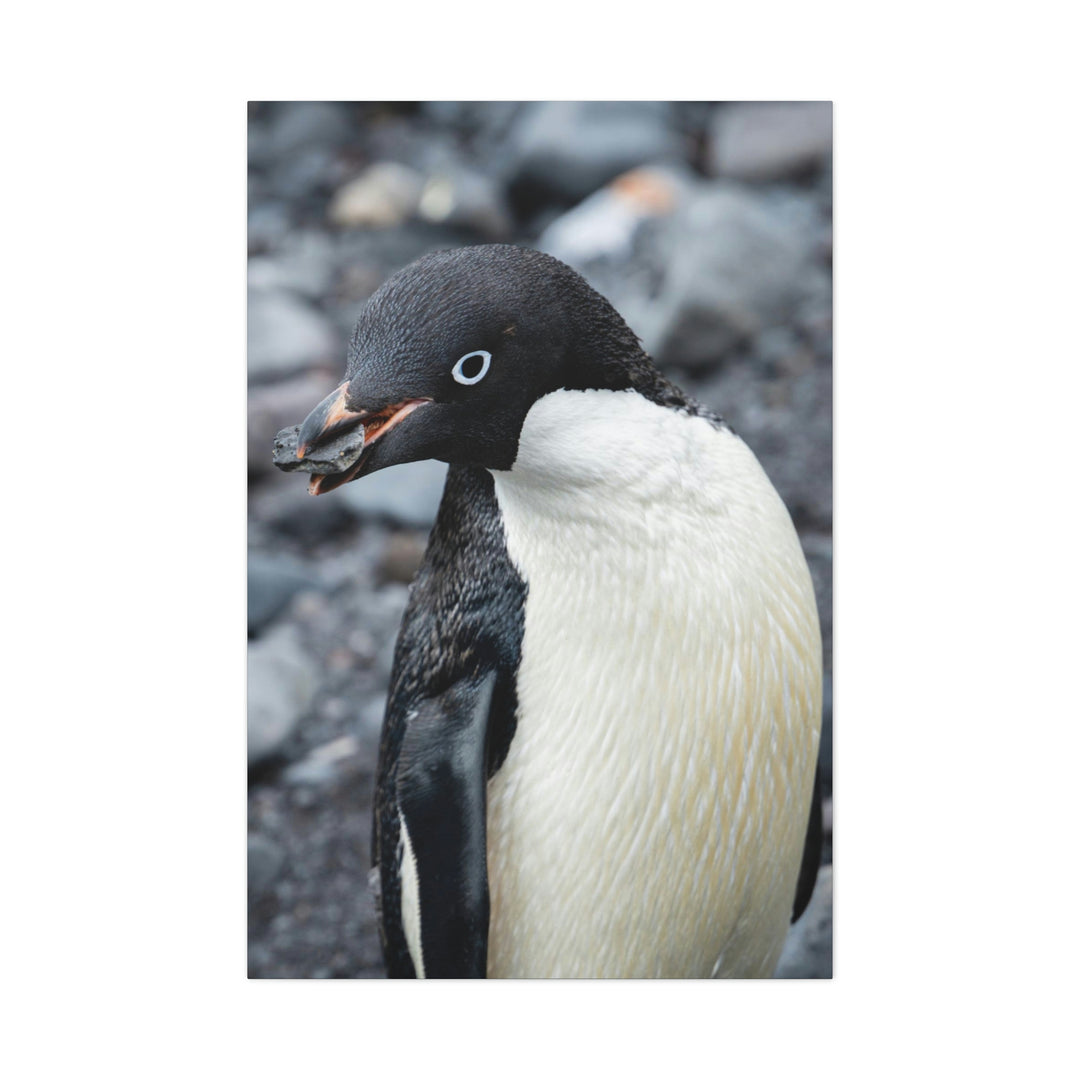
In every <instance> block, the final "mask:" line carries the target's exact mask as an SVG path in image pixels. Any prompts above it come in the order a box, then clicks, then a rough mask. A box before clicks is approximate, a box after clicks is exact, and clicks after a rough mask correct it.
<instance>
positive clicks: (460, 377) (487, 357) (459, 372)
mask: <svg viewBox="0 0 1080 1080" xmlns="http://www.w3.org/2000/svg"><path fill="white" fill-rule="evenodd" d="M474 356H482V357H483V358H484V366H483V367H482V368H481V369H480V370H479V371H478V372H477V373H476V374H475V375H473V376H472V377H471V378H470V377H469V376H467V375H466V374H465V372H464V364H465V361H466V360H471V359H472V358H473V357H474ZM489 367H491V353H489V352H484V350H483V349H477V350H476V352H470V353H466V354H465V355H464V356H463V357H462V358H461V359H460V360H459V361H458V362H457V363H456V364H455V365H454V371H453V375H454V382H459V383H461V385H462V386H473V385H474V384H476V383H478V382H479V381H480V380H481V379H482V378H483V377H484V376H485V375H486V374H487V373H488V368H489Z"/></svg>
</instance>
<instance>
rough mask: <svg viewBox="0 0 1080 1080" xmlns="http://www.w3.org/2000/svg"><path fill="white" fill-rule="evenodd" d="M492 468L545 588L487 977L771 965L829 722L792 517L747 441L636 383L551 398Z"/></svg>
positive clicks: (539, 586) (693, 972)
mask: <svg viewBox="0 0 1080 1080" xmlns="http://www.w3.org/2000/svg"><path fill="white" fill-rule="evenodd" d="M493 475H494V478H495V492H496V496H497V498H498V502H499V507H500V509H501V511H502V514H503V520H504V524H505V530H506V543H507V548H508V550H509V554H510V558H511V560H512V561H513V563H514V565H515V567H516V568H517V570H518V572H519V573H520V574H521V576H522V578H523V579H524V580H525V582H526V583H527V585H528V599H527V602H526V608H525V631H524V638H523V641H522V651H521V665H520V668H519V671H518V724H517V731H516V734H515V737H514V740H513V742H512V743H511V746H510V752H509V754H508V756H507V759H506V761H505V763H504V764H503V767H502V768H501V769H500V771H499V772H498V773H497V774H496V775H495V777H494V778H493V779H492V780H491V782H490V784H489V787H488V872H489V879H490V890H491V929H490V933H489V946H488V953H489V956H488V973H489V975H492V976H510V977H614V978H620V977H621V978H634V977H649V976H653V977H695V976H710V975H725V976H732V977H762V976H768V975H770V974H771V973H772V970H773V968H774V967H775V965H776V961H777V959H778V957H779V954H780V949H781V946H782V945H783V941H784V936H785V934H786V931H787V927H788V922H789V920H790V917H791V909H792V903H793V899H794V893H795V884H796V879H797V875H798V869H799V863H800V857H801V853H802V847H803V841H804V836H805V830H806V822H807V813H808V808H809V804H810V797H811V791H812V787H813V777H814V767H815V762H816V759H817V747H818V737H819V731H820V715H821V640H820V631H819V628H818V619H817V610H816V606H815V603H814V593H813V588H812V585H811V581H810V575H809V572H808V570H807V567H806V561H805V559H804V557H803V554H802V551H801V549H800V546H799V541H798V538H797V536H796V534H795V530H794V528H793V526H792V524H791V520H790V517H789V516H788V513H787V510H786V509H785V508H784V506H783V504H782V503H781V501H780V498H779V496H778V495H777V494H776V492H775V491H774V489H773V487H772V485H771V484H770V483H769V480H768V478H767V477H766V476H765V474H764V472H763V471H762V469H761V466H760V465H759V464H758V462H757V460H756V459H755V458H754V456H753V454H752V453H751V452H750V450H749V449H748V448H747V447H746V445H745V444H744V443H743V442H742V440H740V439H739V438H738V437H736V436H735V435H732V434H731V433H730V432H728V431H722V430H717V429H716V428H715V427H713V426H712V425H711V424H710V423H708V422H707V421H706V420H703V419H700V418H693V417H689V416H687V415H685V414H683V413H677V412H674V411H672V410H670V409H664V408H661V407H659V406H656V405H653V404H652V403H650V402H648V401H646V400H645V399H644V398H642V397H641V396H640V395H638V394H636V393H633V392H620V393H616V392H613V391H600V390H590V391H559V392H557V393H554V394H550V395H548V396H547V397H544V398H542V399H541V400H540V401H539V402H537V404H536V405H534V406H533V408H532V409H531V411H530V412H529V415H528V417H527V418H526V421H525V426H524V429H523V431H522V434H521V442H520V449H519V452H518V457H517V461H516V462H515V464H514V467H513V469H512V470H511V471H509V472H496V473H494V474H493Z"/></svg>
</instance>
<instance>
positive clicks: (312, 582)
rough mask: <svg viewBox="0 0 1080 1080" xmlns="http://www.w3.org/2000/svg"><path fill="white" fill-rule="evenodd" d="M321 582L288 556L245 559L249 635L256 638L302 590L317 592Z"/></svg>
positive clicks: (300, 563)
mask: <svg viewBox="0 0 1080 1080" xmlns="http://www.w3.org/2000/svg"><path fill="white" fill-rule="evenodd" d="M319 588H321V582H320V581H319V579H318V577H317V576H316V575H315V574H314V573H312V572H311V571H310V570H309V569H308V568H307V567H306V566H305V565H304V564H303V563H302V562H300V561H299V560H298V559H294V558H291V557H290V556H288V555H263V554H260V553H257V552H252V553H251V554H250V555H249V556H248V635H249V636H250V637H255V636H257V635H258V634H260V633H262V631H263V630H265V629H266V627H267V626H268V625H269V624H270V623H271V622H272V621H273V619H274V617H275V616H276V615H278V614H279V613H280V612H281V611H282V610H283V609H284V607H285V605H286V604H288V602H289V601H290V600H291V599H292V598H293V597H294V596H295V595H296V594H297V593H298V592H300V591H301V590H303V589H319Z"/></svg>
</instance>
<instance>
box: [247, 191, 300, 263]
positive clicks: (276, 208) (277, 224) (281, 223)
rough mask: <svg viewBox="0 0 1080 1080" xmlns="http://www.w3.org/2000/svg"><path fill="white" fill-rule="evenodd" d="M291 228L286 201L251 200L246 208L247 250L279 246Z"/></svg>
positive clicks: (264, 249)
mask: <svg viewBox="0 0 1080 1080" xmlns="http://www.w3.org/2000/svg"><path fill="white" fill-rule="evenodd" d="M291 228H292V214H291V213H290V211H289V207H288V205H287V204H286V203H283V202H278V201H277V200H259V201H258V202H253V203H252V205H251V209H250V210H248V251H249V252H258V251H273V250H275V249H276V248H278V247H280V246H281V245H282V244H283V243H284V242H285V240H286V238H287V237H288V235H289V230H290V229H291Z"/></svg>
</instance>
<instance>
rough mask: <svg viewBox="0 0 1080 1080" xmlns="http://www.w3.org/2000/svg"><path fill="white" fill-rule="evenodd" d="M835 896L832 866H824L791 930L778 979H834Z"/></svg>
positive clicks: (777, 971)
mask: <svg viewBox="0 0 1080 1080" xmlns="http://www.w3.org/2000/svg"><path fill="white" fill-rule="evenodd" d="M832 897H833V893H832V867H831V866H823V867H822V868H821V869H820V870H819V871H818V879H817V885H816V886H815V887H814V895H813V896H812V897H811V898H810V906H809V907H808V908H807V909H806V911H804V912H803V916H802V918H801V919H799V921H798V922H797V923H796V924H795V925H794V926H793V927H792V928H791V929H790V930H789V931H788V936H787V941H785V942H784V951H783V952H782V953H781V954H780V964H779V966H778V967H777V969H776V974H775V976H774V978H777V979H831V978H832V972H833V964H832Z"/></svg>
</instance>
